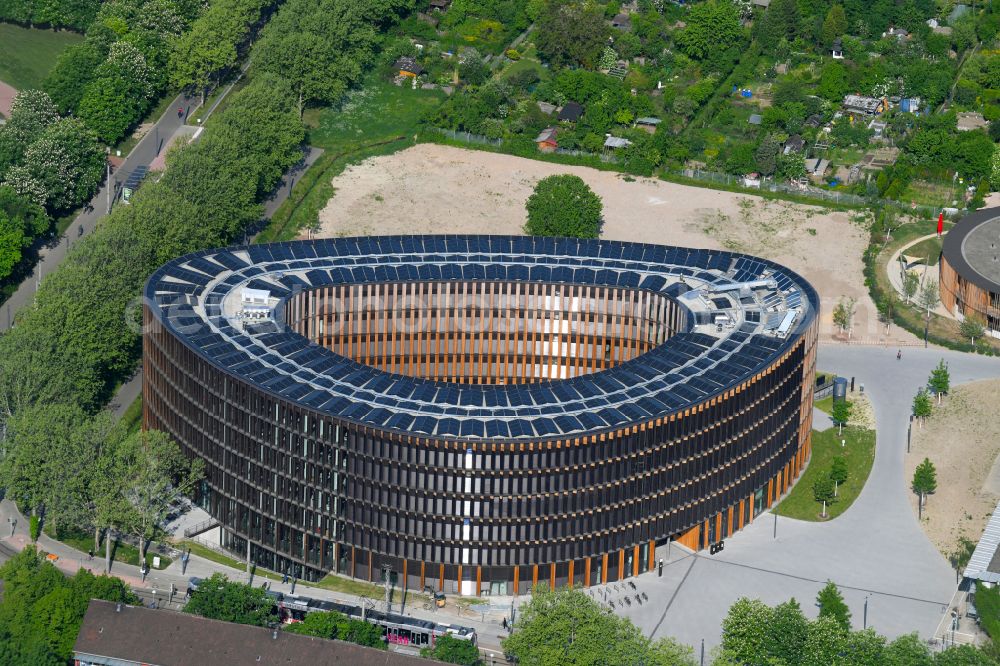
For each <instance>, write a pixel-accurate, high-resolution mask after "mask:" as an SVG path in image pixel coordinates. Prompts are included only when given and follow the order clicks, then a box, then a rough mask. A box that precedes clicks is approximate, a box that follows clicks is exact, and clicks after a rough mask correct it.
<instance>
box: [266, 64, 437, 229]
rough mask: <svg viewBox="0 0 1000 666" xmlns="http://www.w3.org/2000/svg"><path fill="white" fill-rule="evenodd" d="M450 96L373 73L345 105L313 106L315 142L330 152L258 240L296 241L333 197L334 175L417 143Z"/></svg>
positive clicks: (308, 118)
mask: <svg viewBox="0 0 1000 666" xmlns="http://www.w3.org/2000/svg"><path fill="white" fill-rule="evenodd" d="M444 98H445V94H444V93H443V92H441V91H440V90H420V89H417V90H413V89H412V88H408V87H406V86H402V87H401V86H397V85H395V84H393V83H392V82H390V81H386V80H383V79H382V78H380V77H378V76H375V75H372V76H369V78H368V79H367V80H366V81H365V83H364V84H363V85H362V86H361V87H360V88H357V89H356V90H353V91H351V92H350V93H349V94H348V95H347V96H346V97H345V99H344V101H343V103H341V104H340V105H339V106H337V107H326V108H322V109H309V110H307V111H306V112H305V116H304V118H303V119H304V121H305V123H306V127H308V128H309V143H310V144H311V145H313V146H316V147H318V148H322V149H323V150H325V151H326V152H324V153H323V155H322V156H320V158H319V159H318V160H316V162H315V163H314V164H313V165H312V166H311V167H309V170H308V171H306V172H305V173H304V174H302V175H301V176H300V177H299V179H298V182H297V183H295V186H294V187H293V189H292V195H291V197H289V199H288V200H287V201H286V202H284V203H283V204H282V205H281V207H280V208H279V209H278V210H277V211H275V213H274V215H273V216H272V217H271V223H270V224H269V225H268V227H267V228H266V229H264V231H262V232H261V234H260V235H259V236H258V237H257V242H258V243H269V242H274V241H282V240H290V239H292V238H294V237H295V236H296V235H297V234H298V233H299V230H300V229H304V228H309V226H310V225H311V224H313V223H315V222H316V220H317V219H318V217H319V211H320V210H322V209H323V207H324V206H326V202H327V201H329V200H330V197H332V196H333V187H332V186H331V185H330V181H331V180H332V179H333V177H334V176H336V175H337V174H338V173H340V172H341V171H343V169H344V168H345V167H347V166H348V165H350V164H355V163H357V162H360V161H361V160H363V159H365V158H367V157H372V156H374V155H385V154H388V153H393V152H395V151H397V150H401V149H403V148H406V147H409V146H412V145H413V142H414V141H413V138H414V137H415V136H416V134H417V133H418V132H419V131H420V128H421V125H420V121H421V119H422V118H423V117H424V114H425V113H427V112H428V111H431V110H433V109H434V108H436V107H437V106H438V105H439V104H440V103H441V102H442V101H443V100H444Z"/></svg>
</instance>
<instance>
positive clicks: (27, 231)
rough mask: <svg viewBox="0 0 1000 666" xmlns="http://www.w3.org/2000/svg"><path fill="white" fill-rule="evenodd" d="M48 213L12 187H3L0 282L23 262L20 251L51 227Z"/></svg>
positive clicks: (0, 193) (0, 204) (0, 223)
mask: <svg viewBox="0 0 1000 666" xmlns="http://www.w3.org/2000/svg"><path fill="white" fill-rule="evenodd" d="M49 224H50V222H49V218H48V216H47V215H46V214H45V210H44V209H43V208H42V207H41V206H39V205H38V204H36V203H33V202H32V201H31V200H30V199H28V198H27V197H23V196H21V195H19V194H18V193H17V192H15V191H14V189H13V188H11V187H5V186H0V279H3V278H5V277H7V276H8V275H10V273H11V271H12V270H13V269H14V266H16V265H17V264H18V262H20V261H21V252H22V251H23V250H25V249H26V248H27V247H28V246H29V245H31V243H32V241H33V240H34V239H35V237H37V236H40V235H41V234H42V233H43V232H44V231H45V230H46V229H48V228H49Z"/></svg>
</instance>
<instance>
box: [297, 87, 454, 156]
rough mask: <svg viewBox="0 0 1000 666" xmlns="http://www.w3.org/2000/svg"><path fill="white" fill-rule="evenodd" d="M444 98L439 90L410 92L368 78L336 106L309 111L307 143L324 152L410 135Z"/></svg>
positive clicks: (307, 112) (410, 90)
mask: <svg viewBox="0 0 1000 666" xmlns="http://www.w3.org/2000/svg"><path fill="white" fill-rule="evenodd" d="M444 99H445V94H444V93H443V92H441V91H440V90H420V89H419V88H418V89H417V90H413V89H412V88H410V87H408V86H397V85H395V84H393V83H392V82H391V81H388V80H385V79H383V78H381V77H379V76H376V75H372V76H369V77H368V79H367V80H366V81H365V82H364V84H362V85H361V86H360V87H359V88H357V89H355V90H352V91H351V92H350V93H348V94H347V96H346V97H345V99H344V101H343V103H341V104H340V105H339V106H334V107H325V108H322V109H309V110H307V111H306V113H305V117H304V120H305V122H306V126H307V127H308V128H309V143H310V144H311V145H313V146H317V147H319V148H323V149H325V150H337V149H339V148H341V147H342V146H343V145H344V144H347V143H355V142H369V141H378V140H379V139H384V138H388V137H391V136H398V135H401V134H405V135H411V136H412V135H413V134H414V133H415V132H416V131H417V130H418V128H419V126H420V119H421V118H422V117H423V116H424V114H425V113H426V112H428V111H431V110H433V109H434V108H436V107H437V106H438V105H439V104H440V103H441V102H442V101H443V100H444Z"/></svg>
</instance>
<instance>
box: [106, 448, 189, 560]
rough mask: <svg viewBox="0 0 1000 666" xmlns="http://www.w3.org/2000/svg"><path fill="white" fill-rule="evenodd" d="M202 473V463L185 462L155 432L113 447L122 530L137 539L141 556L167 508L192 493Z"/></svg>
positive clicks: (163, 517)
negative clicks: (121, 511) (121, 514)
mask: <svg viewBox="0 0 1000 666" xmlns="http://www.w3.org/2000/svg"><path fill="white" fill-rule="evenodd" d="M204 469H205V461H204V460H202V459H201V458H194V459H189V458H188V457H187V456H185V455H184V453H183V452H182V451H181V449H180V447H179V446H178V445H177V443H176V442H174V441H173V440H172V439H170V437H169V436H168V435H167V434H166V433H163V432H160V431H158V430H141V431H139V432H136V433H134V434H132V435H130V436H129V437H128V438H127V439H125V440H124V441H123V442H122V443H121V444H120V445H119V446H118V447H117V450H116V451H115V456H114V462H113V468H112V474H113V478H114V480H115V485H116V486H117V487H118V488H119V493H120V498H121V502H122V504H121V506H122V510H123V520H122V526H123V527H124V528H125V529H127V530H128V531H129V532H131V533H132V534H134V535H135V536H136V537H138V539H139V552H140V554H141V556H145V554H146V546H147V545H148V544H149V541H150V540H151V539H153V538H154V537H155V536H156V535H157V534H158V533H159V530H160V528H161V525H162V524H163V522H164V520H165V518H166V516H167V513H169V511H170V507H171V506H172V505H173V503H174V502H175V501H176V500H177V499H178V498H180V497H183V496H184V495H186V494H188V493H190V492H191V491H192V490H193V489H194V486H195V484H196V483H197V482H198V481H199V480H201V478H202V476H203V474H204Z"/></svg>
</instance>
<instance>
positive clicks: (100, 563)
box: [0, 499, 523, 652]
mask: <svg viewBox="0 0 1000 666" xmlns="http://www.w3.org/2000/svg"><path fill="white" fill-rule="evenodd" d="M12 518H16V519H17V524H16V527H15V530H14V534H13V536H12V535H11V530H10V523H9V522H8V519H12ZM0 543H3V544H6V545H7V546H9V547H11V548H14V549H16V550H18V551H21V550H23V549H24V548H25V547H27V546H28V545H30V543H31V539H30V534H29V520H28V518H27V517H25V516H23V515H21V514H20V512H18V510H17V507H16V506H15V505H14V503H13V502H11V501H10V500H9V499H4V500H3V501H2V502H0ZM37 546H38V548H39V550H43V551H45V552H46V553H51V554H52V555H54V556H56V559H55V560H54V561H53V564H55V566H56V567H57V568H58V569H59V570H60V571H62V572H63V573H65V574H66V575H67V576H72V575H74V574H75V573H76V572H77V571H78V570H79V569H86V570H88V571H90V572H91V573H93V574H95V575H101V574H103V573H104V552H103V550H102V551H101V553H100V556H98V554H96V553H95V555H94V558H93V559H90V558H89V557H88V555H87V553H83V552H81V551H78V550H76V549H75V548H72V547H70V546H67V545H66V544H64V543H62V542H60V541H56V540H54V539H52V538H50V537H48V536H46V535H45V534H42V535H41V536H40V537H39V538H38V544H37ZM181 567H182V565H181V562H180V559H179V558H178V559H175V560H174V561H173V562H171V563H170V565H169V566H168V567H167V568H165V569H163V570H161V571H155V570H154V571H151V572H150V573H149V575H147V576H146V581H145V582H143V581H142V574H141V573H140V572H139V567H137V566H133V565H130V564H123V563H121V562H112V563H111V575H113V576H115V577H116V578H119V579H121V580H122V581H124V582H125V583H126V584H127V585H128V586H129V587H131V588H133V589H135V590H136V591H137V592H141V591H146V590H152V591H154V592H156V593H158V594H160V595H163V596H166V594H168V593H169V590H170V585H171V584H173V585H174V590H175V591H176V593H177V594H179V595H180V596H181V597H183V596H184V593H185V592H186V591H187V588H188V584H189V579H190V578H192V577H197V578H208V577H210V576H211V575H212V574H215V573H222V574H225V576H226V577H227V578H229V579H230V580H233V581H239V582H246V570H245V569H234V568H232V567H228V566H225V565H222V564H217V563H215V562H212V561H211V560H206V559H203V558H201V557H198V556H197V555H193V554H192V555H191V557H190V560H189V561H188V565H187V569H186V571H185V573H184V574H182V573H181ZM264 580H265V579H263V578H260V577H255V578H254V585H256V586H259V585H260V584H261V583H262V582H263V581H264ZM268 582H269V583H270V585H269V589H270V590H272V591H274V592H282V593H284V594H291V591H292V584H291V582H288V583H285V584H282V583H281V582H280V581H274V580H269V581H268ZM409 592H410V593H419V592H420V591H419V590H410V591H409ZM295 594H296V596H303V597H310V598H313V599H323V600H326V601H337V602H340V603H345V604H350V605H354V606H360V605H361V603H362V601H361V597H359V596H356V595H353V594H348V593H346V592H334V591H331V590H326V589H323V588H317V587H310V586H309V585H307V584H304V583H302V582H301V581H299V582H297V583H296V585H295ZM399 598H400V591H399V590H394V595H393V606H392V611H393V612H394V613H398V612H399V611H400V607H399ZM506 599H507V604H506V606H505V610H504V611H501V610H495V608H496V605H494V604H493V603H491V604H490V606H491V607H490V610H489V611H487V612H486V613H479V614H478V619H477V618H474V617H470V616H469V614H468V612H467V613H466V614H462V613H461V612H460V611H459V610H458V609H457V608H455V606H454V604H453V603H452V604H451V605H450V606H447V607H445V608H443V609H440V610H436V611H427V610H424V609H423V608H420V607H418V606H416V605H414V606H412V607H411V606H410V605H409V604H407V606H406V608H404V609H403V612H404V614H405V615H407V616H410V617H416V618H420V619H423V620H430V621H433V622H438V623H442V624H456V625H461V626H466V627H472V628H474V629H475V630H476V632H477V634H478V636H479V645H480V647H482V648H484V649H486V650H495V651H497V652H500V638H501V637H502V636H503V635H505V632H504V631H503V629H502V628H501V625H500V622H501V619H502V618H503V617H504V616H505V615H506V613H508V612H509V608H510V598H509V597H507V598H506ZM522 599H523V598H522ZM374 601H376V603H378V602H379V601H380V600H379V599H375V600H374ZM493 601H496V599H494V600H493ZM382 610H384V608H383V609H382Z"/></svg>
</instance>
